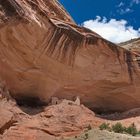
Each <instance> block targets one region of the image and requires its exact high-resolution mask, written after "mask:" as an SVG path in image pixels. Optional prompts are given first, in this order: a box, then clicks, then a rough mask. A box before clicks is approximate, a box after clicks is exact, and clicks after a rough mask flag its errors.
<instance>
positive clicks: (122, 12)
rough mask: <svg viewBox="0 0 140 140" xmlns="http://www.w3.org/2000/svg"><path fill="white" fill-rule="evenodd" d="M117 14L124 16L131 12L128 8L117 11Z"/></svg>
mask: <svg viewBox="0 0 140 140" xmlns="http://www.w3.org/2000/svg"><path fill="white" fill-rule="evenodd" d="M117 12H118V13H120V14H121V15H123V14H126V13H130V12H133V10H132V9H130V8H125V9H118V10H117Z"/></svg>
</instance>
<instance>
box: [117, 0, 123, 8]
mask: <svg viewBox="0 0 140 140" xmlns="http://www.w3.org/2000/svg"><path fill="white" fill-rule="evenodd" d="M124 5H125V4H124V3H123V2H122V1H121V2H120V3H119V5H117V7H122V6H124Z"/></svg>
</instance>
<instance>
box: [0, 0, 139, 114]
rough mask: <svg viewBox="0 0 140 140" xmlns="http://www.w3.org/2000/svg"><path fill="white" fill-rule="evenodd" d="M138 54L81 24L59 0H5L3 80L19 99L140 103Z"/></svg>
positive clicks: (102, 106) (121, 105)
mask: <svg viewBox="0 0 140 140" xmlns="http://www.w3.org/2000/svg"><path fill="white" fill-rule="evenodd" d="M139 76H140V71H139V64H138V62H137V55H136V54H135V53H133V52H131V51H129V50H126V49H123V48H121V47H119V46H117V45H115V44H113V43H111V42H109V41H107V40H105V39H103V38H102V37H100V36H99V35H98V34H96V33H94V32H92V31H90V30H88V29H86V28H83V27H78V26H77V25H76V24H75V22H74V21H73V20H72V18H71V17H70V15H69V14H68V13H67V12H66V11H65V9H64V8H63V7H62V6H61V5H60V4H59V3H58V2H57V1H56V0H34V1H31V0H1V1H0V79H1V81H2V82H4V83H5V84H6V86H7V87H8V89H9V91H10V93H11V95H12V96H13V97H14V98H16V99H22V98H25V99H26V98H37V99H40V100H41V101H43V102H46V103H48V102H49V100H50V98H51V97H58V98H60V99H61V98H66V99H70V100H73V99H74V98H75V97H77V96H79V97H80V100H81V103H83V104H84V105H86V106H87V107H89V108H91V109H94V110H97V111H102V112H106V111H107V112H108V111H124V110H128V109H131V108H136V107H140V80H139V79H140V77H139Z"/></svg>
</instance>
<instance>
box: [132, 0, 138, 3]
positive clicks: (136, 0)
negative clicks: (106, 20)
mask: <svg viewBox="0 0 140 140" xmlns="http://www.w3.org/2000/svg"><path fill="white" fill-rule="evenodd" d="M132 3H134V4H139V3H140V0H132Z"/></svg>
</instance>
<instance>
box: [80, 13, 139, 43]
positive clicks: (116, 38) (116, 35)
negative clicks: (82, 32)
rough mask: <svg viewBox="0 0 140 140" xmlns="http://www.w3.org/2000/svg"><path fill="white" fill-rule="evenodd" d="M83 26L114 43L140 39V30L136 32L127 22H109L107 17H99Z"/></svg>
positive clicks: (113, 20)
mask: <svg viewBox="0 0 140 140" xmlns="http://www.w3.org/2000/svg"><path fill="white" fill-rule="evenodd" d="M82 26H84V27H86V28H89V29H91V30H93V31H95V32H96V33H98V34H99V35H101V36H102V37H104V38H105V39H107V40H110V41H111V42H114V43H120V42H124V41H127V40H130V39H134V38H138V37H140V28H139V29H138V30H135V29H134V28H133V26H128V25H127V21H126V20H123V19H122V20H116V19H110V20H109V21H108V20H107V18H106V17H103V18H101V17H100V16H97V17H96V19H94V20H88V21H85V22H84V23H83V24H82Z"/></svg>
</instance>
